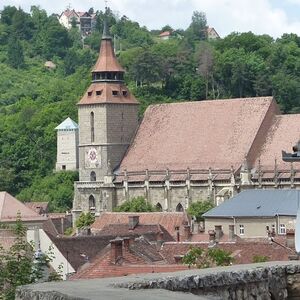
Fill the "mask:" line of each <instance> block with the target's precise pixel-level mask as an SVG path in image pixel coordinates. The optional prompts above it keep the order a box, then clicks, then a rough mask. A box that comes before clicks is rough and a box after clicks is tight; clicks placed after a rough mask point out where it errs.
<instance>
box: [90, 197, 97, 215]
mask: <svg viewBox="0 0 300 300" xmlns="http://www.w3.org/2000/svg"><path fill="white" fill-rule="evenodd" d="M95 203H96V201H95V198H94V196H93V195H91V196H90V197H89V209H90V210H93V211H94V210H95Z"/></svg>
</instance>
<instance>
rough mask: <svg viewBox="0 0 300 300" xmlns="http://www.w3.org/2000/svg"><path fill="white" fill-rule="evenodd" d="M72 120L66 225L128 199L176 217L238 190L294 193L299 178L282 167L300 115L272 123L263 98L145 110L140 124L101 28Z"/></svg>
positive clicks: (272, 108)
mask: <svg viewBox="0 0 300 300" xmlns="http://www.w3.org/2000/svg"><path fill="white" fill-rule="evenodd" d="M78 116H79V118H78V121H79V181H78V182H75V196H74V201H73V216H74V219H75V220H76V218H77V217H78V216H79V215H80V214H81V213H82V212H88V211H90V212H92V213H95V215H100V214H101V212H104V211H111V210H112V209H113V208H114V207H115V206H117V205H119V204H121V203H122V202H123V201H125V200H128V199H131V198H133V197H137V196H144V197H145V199H146V200H147V201H149V202H151V203H152V204H153V205H155V206H157V208H158V209H160V210H162V211H182V210H184V209H186V208H187V207H188V206H189V204H190V203H191V202H193V201H198V200H207V199H209V200H211V201H214V203H215V204H217V205H218V204H220V203H221V202H223V201H224V200H225V199H228V198H230V197H231V196H233V195H234V194H236V193H238V192H240V191H241V190H243V189H249V188H296V187H299V186H300V168H299V167H297V165H296V164H294V165H293V164H288V163H285V162H283V161H282V160H281V150H290V149H291V147H292V145H293V144H295V143H296V142H297V141H298V139H299V132H300V115H281V113H280V111H279V108H278V107H277V104H276V102H275V100H274V99H273V98H272V97H256V98H246V99H227V100H224V99H223V100H210V101H195V102H182V103H173V104H159V105H153V106H150V107H148V109H147V110H146V112H145V114H144V117H143V119H142V120H141V122H140V123H139V122H138V101H137V100H136V99H135V97H134V96H133V95H132V94H131V93H130V91H129V90H128V89H127V87H126V85H125V84H124V69H123V68H122V67H121V66H120V64H119V63H118V61H117V58H116V56H115V54H114V51H113V47H112V39H111V37H110V36H109V33H108V30H107V29H106V27H105V28H104V34H103V37H102V41H101V48H100V54H99V58H98V60H97V62H96V65H95V67H94V69H93V71H92V83H91V85H90V87H89V88H88V89H87V91H86V93H85V94H84V95H83V97H82V99H81V100H80V102H79V103H78Z"/></svg>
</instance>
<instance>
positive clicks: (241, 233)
mask: <svg viewBox="0 0 300 300" xmlns="http://www.w3.org/2000/svg"><path fill="white" fill-rule="evenodd" d="M244 234H245V227H244V225H240V235H244Z"/></svg>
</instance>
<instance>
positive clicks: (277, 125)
mask: <svg viewBox="0 0 300 300" xmlns="http://www.w3.org/2000/svg"><path fill="white" fill-rule="evenodd" d="M299 138H300V114H295V115H282V116H276V118H275V120H274V122H273V124H272V126H271V128H270V130H269V131H268V134H267V136H266V138H265V142H264V144H263V147H262V149H261V151H260V153H259V154H258V156H257V159H256V162H255V164H256V166H258V160H259V159H260V162H261V165H262V166H263V167H264V168H269V169H270V170H274V165H275V158H276V161H277V167H278V169H279V170H286V169H288V170H289V169H290V163H286V162H284V161H283V160H282V159H281V150H285V151H287V152H292V146H294V145H295V144H296V143H297V142H298V140H299Z"/></svg>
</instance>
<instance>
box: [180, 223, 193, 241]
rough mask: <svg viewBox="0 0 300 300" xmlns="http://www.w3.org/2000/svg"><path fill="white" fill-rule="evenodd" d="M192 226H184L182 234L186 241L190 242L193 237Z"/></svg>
mask: <svg viewBox="0 0 300 300" xmlns="http://www.w3.org/2000/svg"><path fill="white" fill-rule="evenodd" d="M191 235H192V233H191V226H190V225H184V226H183V234H182V239H183V240H184V241H188V240H189V239H190V237H191Z"/></svg>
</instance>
